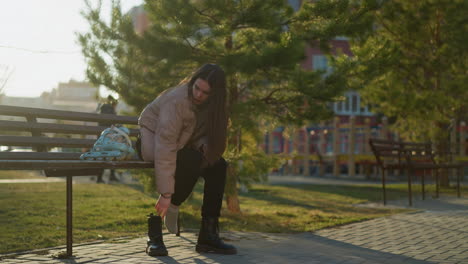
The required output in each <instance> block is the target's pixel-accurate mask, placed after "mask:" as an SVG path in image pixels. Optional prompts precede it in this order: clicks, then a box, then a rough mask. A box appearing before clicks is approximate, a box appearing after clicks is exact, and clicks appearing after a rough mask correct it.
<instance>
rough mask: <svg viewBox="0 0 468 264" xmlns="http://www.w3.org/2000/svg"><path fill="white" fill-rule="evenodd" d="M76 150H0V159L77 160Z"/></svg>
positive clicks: (78, 154)
mask: <svg viewBox="0 0 468 264" xmlns="http://www.w3.org/2000/svg"><path fill="white" fill-rule="evenodd" d="M80 155H81V153H76V152H7V151H4V152H0V160H79V159H80Z"/></svg>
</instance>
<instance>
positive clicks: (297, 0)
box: [288, 0, 301, 11]
mask: <svg viewBox="0 0 468 264" xmlns="http://www.w3.org/2000/svg"><path fill="white" fill-rule="evenodd" d="M288 2H289V5H290V6H291V7H292V8H293V9H294V11H297V10H299V8H301V0H288Z"/></svg>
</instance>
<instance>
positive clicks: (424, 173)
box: [421, 170, 426, 200]
mask: <svg viewBox="0 0 468 264" xmlns="http://www.w3.org/2000/svg"><path fill="white" fill-rule="evenodd" d="M425 177H426V170H423V175H422V178H421V185H422V186H421V187H422V199H423V200H425V199H426V195H425V192H424V178H425Z"/></svg>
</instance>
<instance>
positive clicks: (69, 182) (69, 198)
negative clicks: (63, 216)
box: [67, 176, 73, 257]
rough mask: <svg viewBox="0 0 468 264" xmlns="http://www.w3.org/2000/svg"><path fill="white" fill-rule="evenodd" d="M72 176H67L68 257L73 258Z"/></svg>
mask: <svg viewBox="0 0 468 264" xmlns="http://www.w3.org/2000/svg"><path fill="white" fill-rule="evenodd" d="M72 184H73V182H72V176H67V257H72V256H73V249H72V244H73V232H72V216H73V207H72V206H73V203H72V198H73V190H72V186H73V185H72Z"/></svg>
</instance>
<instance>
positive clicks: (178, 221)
mask: <svg viewBox="0 0 468 264" xmlns="http://www.w3.org/2000/svg"><path fill="white" fill-rule="evenodd" d="M176 236H180V212H179V214H178V215H177V233H176Z"/></svg>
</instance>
